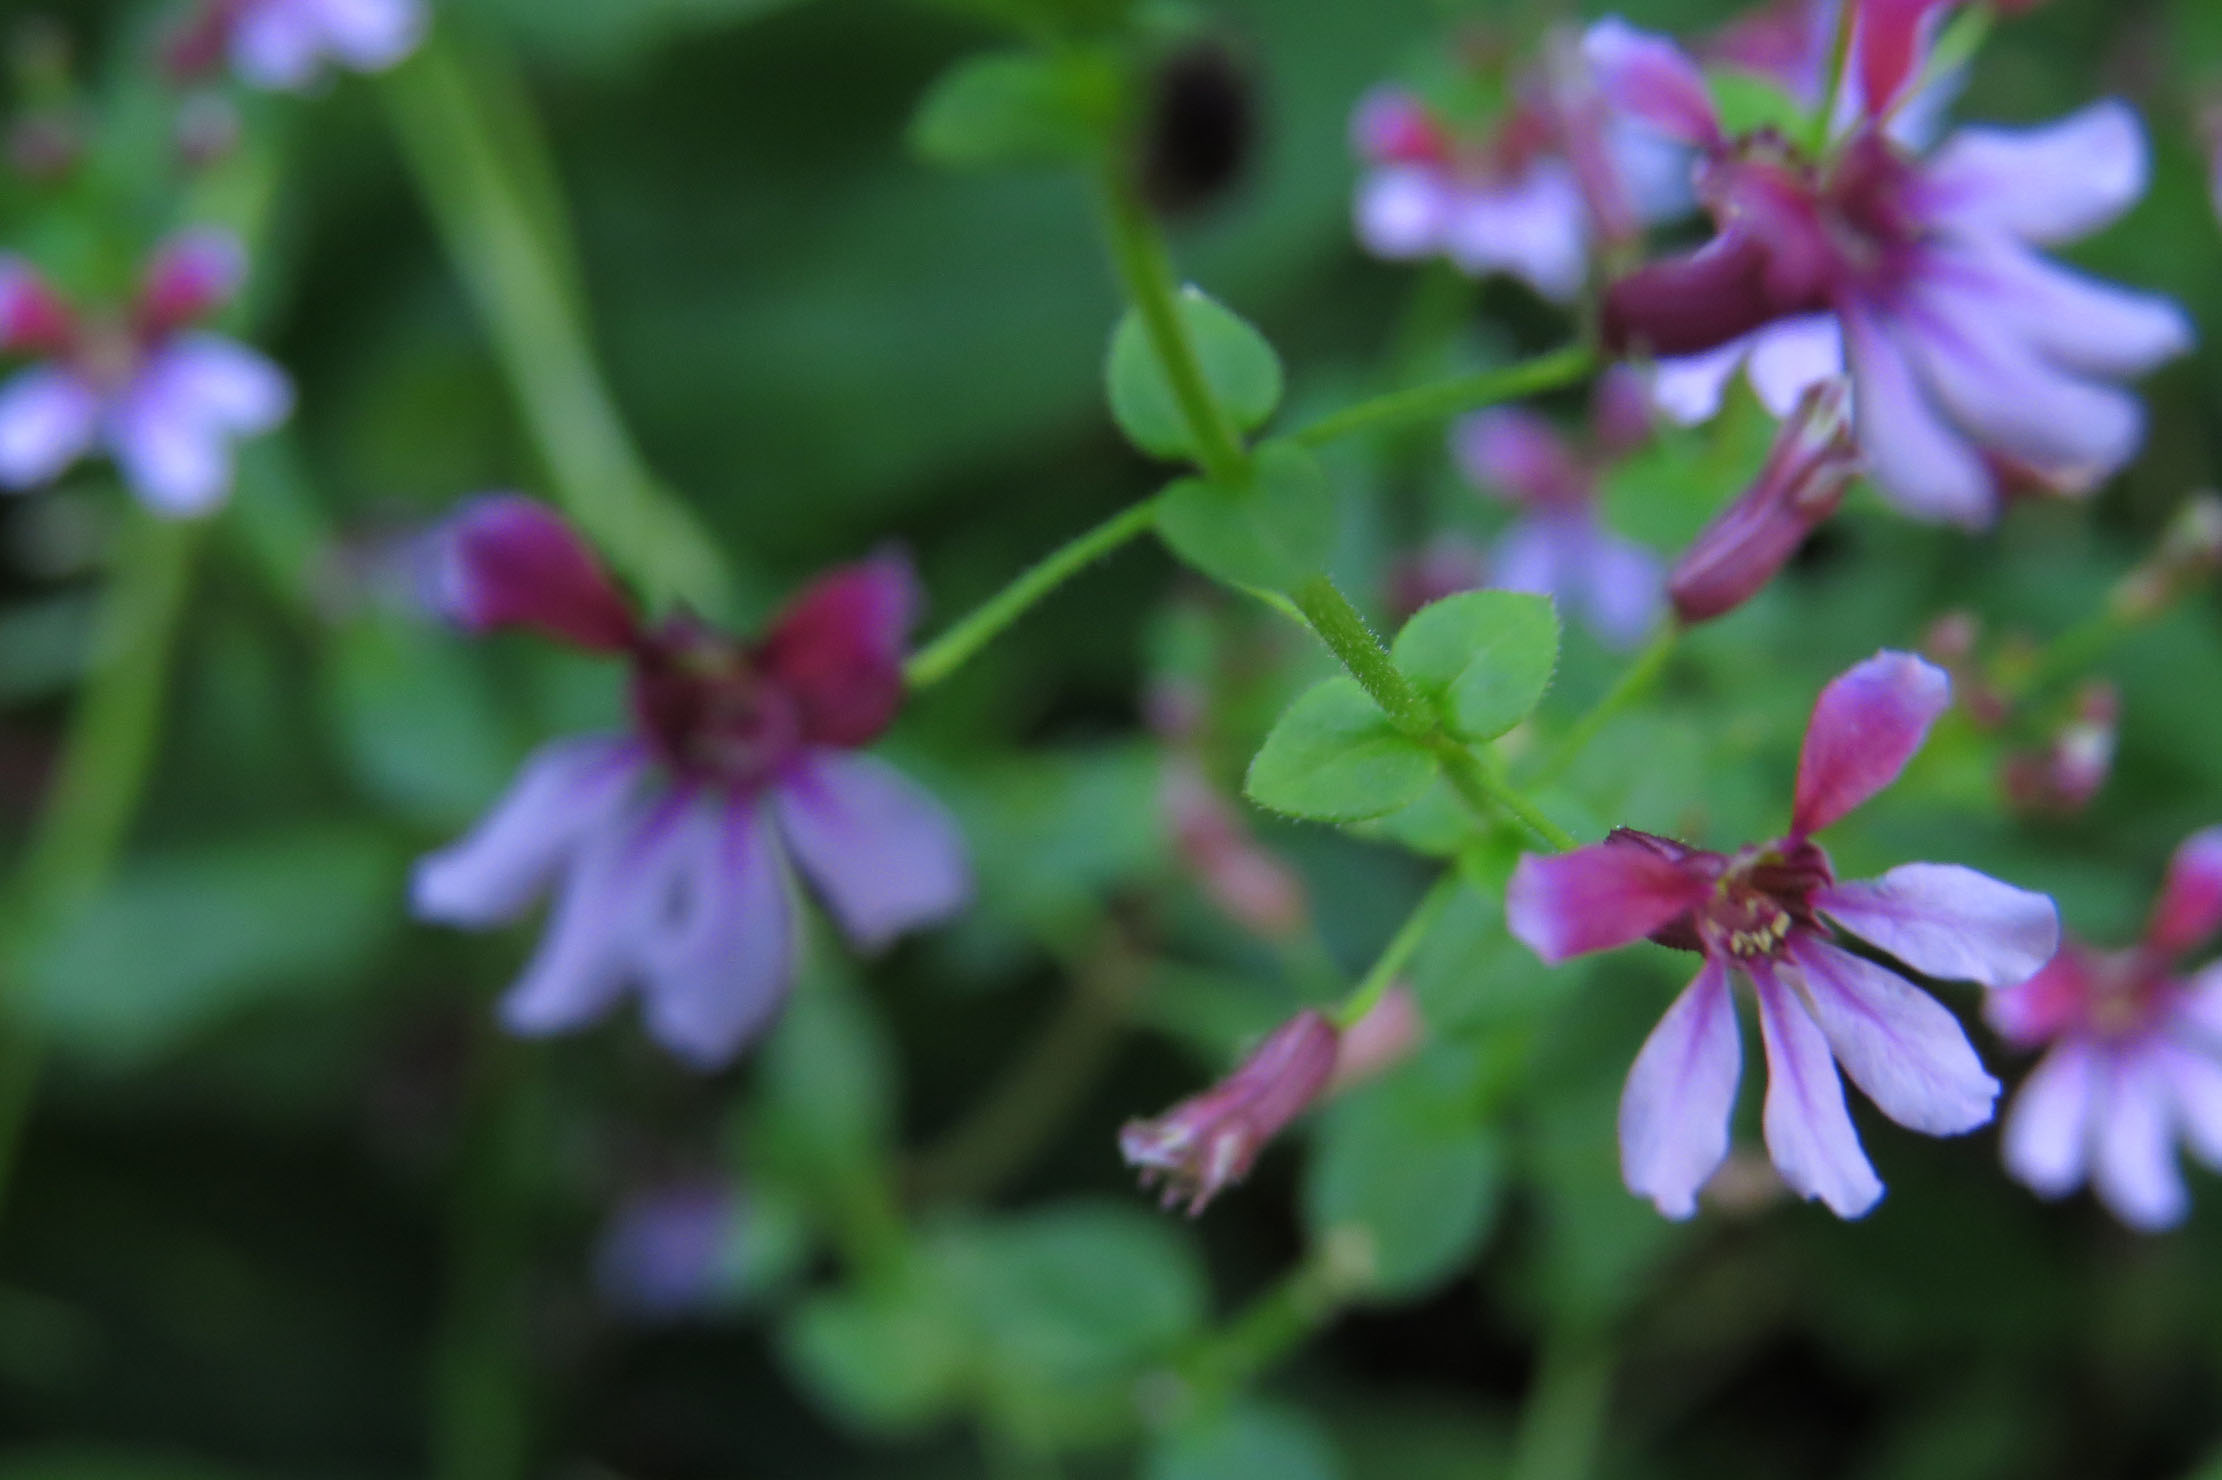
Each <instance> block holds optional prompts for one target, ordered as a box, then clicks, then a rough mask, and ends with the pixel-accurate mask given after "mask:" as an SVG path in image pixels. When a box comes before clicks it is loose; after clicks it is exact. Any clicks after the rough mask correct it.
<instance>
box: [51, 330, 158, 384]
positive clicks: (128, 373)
mask: <svg viewBox="0 0 2222 1480" xmlns="http://www.w3.org/2000/svg"><path fill="white" fill-rule="evenodd" d="M145 358H146V353H145V347H144V346H143V345H141V344H140V342H139V337H138V336H137V335H135V334H133V333H132V332H131V330H130V329H129V328H127V327H126V326H125V325H123V324H121V323H119V322H117V321H115V320H113V319H95V320H92V321H90V322H88V323H86V324H85V325H84V326H83V328H81V329H80V330H79V331H78V333H77V335H76V337H75V339H74V340H73V342H72V343H71V345H70V351H69V362H70V365H71V368H73V369H75V370H76V372H77V373H78V374H79V375H81V376H83V377H84V378H85V380H87V381H88V382H90V383H91V384H92V385H94V386H96V387H98V388H99V389H101V390H103V391H110V392H113V391H118V390H121V389H122V388H123V387H124V386H126V385H128V384H129V383H130V381H131V378H132V377H133V376H135V375H137V374H138V373H139V367H140V365H141V364H142V363H143V362H144V360H145Z"/></svg>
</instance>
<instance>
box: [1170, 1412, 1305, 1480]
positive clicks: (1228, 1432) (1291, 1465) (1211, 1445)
mask: <svg viewBox="0 0 2222 1480" xmlns="http://www.w3.org/2000/svg"><path fill="white" fill-rule="evenodd" d="M1342 1472H1343V1471H1342V1466H1341V1465H1340V1464H1338V1463H1337V1462H1336V1459H1335V1450H1334V1446H1333V1445H1332V1444H1330V1443H1329V1442H1328V1440H1327V1436H1326V1434H1325V1433H1323V1432H1322V1431H1321V1430H1320V1428H1319V1426H1318V1425H1317V1424H1315V1423H1314V1422H1313V1421H1312V1420H1311V1419H1309V1418H1307V1417H1306V1416H1305V1415H1304V1414H1302V1413H1301V1412H1298V1411H1296V1410H1294V1409H1288V1408H1282V1407H1278V1406H1272V1405H1267V1404H1263V1403H1243V1404H1241V1405H1239V1406H1237V1407H1234V1408H1229V1409H1225V1410H1222V1411H1218V1412H1213V1413H1210V1414H1207V1415H1205V1416H1203V1417H1200V1418H1198V1419H1196V1420H1193V1421H1191V1422H1189V1423H1186V1424H1183V1425H1182V1426H1180V1427H1179V1428H1177V1429H1174V1430H1173V1431H1172V1432H1171V1433H1169V1434H1166V1435H1165V1436H1164V1437H1162V1438H1160V1439H1159V1440H1158V1441H1157V1442H1156V1443H1155V1444H1153V1445H1152V1446H1151V1447H1150V1451H1149V1454H1148V1457H1147V1458H1146V1459H1144V1461H1143V1463H1142V1475H1143V1480H1337V1477H1338V1476H1340V1475H1341V1474H1342Z"/></svg>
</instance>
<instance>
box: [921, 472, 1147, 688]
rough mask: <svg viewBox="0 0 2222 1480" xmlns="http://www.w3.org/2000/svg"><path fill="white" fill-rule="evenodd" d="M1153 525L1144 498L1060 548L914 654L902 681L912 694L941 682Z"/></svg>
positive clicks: (1026, 570)
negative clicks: (1060, 589) (1044, 601)
mask: <svg viewBox="0 0 2222 1480" xmlns="http://www.w3.org/2000/svg"><path fill="white" fill-rule="evenodd" d="M1156 522H1157V500H1156V499H1155V498H1147V499H1144V500H1143V501H1142V502H1140V503H1138V504H1135V505H1133V506H1131V507H1129V508H1125V509H1122V510H1120V511H1119V512H1118V513H1116V514H1113V515H1112V516H1111V517H1110V518H1108V519H1106V520H1104V521H1103V522H1102V523H1101V524H1099V525H1097V526H1096V527H1095V528H1093V529H1091V530H1089V531H1088V532H1087V533H1085V534H1082V535H1078V536H1075V537H1074V538H1072V539H1070V540H1067V541H1066V542H1065V543H1064V544H1062V545H1059V546H1058V547H1057V548H1056V549H1055V550H1052V551H1050V553H1049V554H1048V555H1046V556H1044V557H1043V558H1042V559H1040V560H1038V561H1036V562H1035V563H1034V564H1033V565H1031V566H1029V567H1028V568H1027V569H1025V570H1024V571H1021V572H1020V573H1019V575H1018V576H1017V577H1016V578H1015V579H1014V580H1012V582H1011V583H1010V584H1009V585H1007V586H1005V587H1004V588H1003V589H1002V590H1000V591H998V592H996V593H995V594H994V595H993V596H991V597H989V598H988V599H987V600H986V601H984V602H982V603H980V605H979V606H977V607H975V608H974V609H973V610H972V612H971V614H970V615H968V616H966V617H964V618H963V619H962V620H960V621H959V622H957V623H956V625H955V626H953V627H951V628H950V629H949V630H948V631H946V632H944V633H942V634H941V636H939V637H937V638H935V639H934V640H933V641H932V642H930V643H928V644H926V646H924V647H923V648H920V649H919V650H918V651H917V653H915V654H913V655H912V657H911V660H910V662H908V663H907V664H905V665H904V667H903V678H904V681H905V682H907V683H908V684H909V685H910V687H911V688H913V689H923V688H929V687H931V686H932V685H934V684H937V683H939V682H941V681H942V680H943V679H945V678H947V677H948V676H949V675H950V674H952V673H954V672H956V670H957V669H958V668H959V667H961V666H963V664H964V663H965V662H966V661H967V660H968V659H970V658H971V657H972V655H973V654H974V653H977V652H978V651H979V650H980V649H981V648H983V647H986V646H987V645H988V643H990V642H992V641H993V640H994V639H995V638H996V637H998V636H999V635H1001V633H1002V632H1003V629H1004V628H1006V627H1008V626H1010V625H1011V624H1012V623H1013V622H1016V621H1017V620H1018V619H1019V618H1020V617H1022V616H1024V615H1026V613H1027V611H1028V610H1029V609H1031V608H1032V607H1033V606H1034V604H1035V603H1036V602H1038V601H1040V600H1041V599H1042V598H1043V597H1045V596H1048V595H1049V594H1050V593H1051V592H1052V591H1055V590H1056V589H1057V588H1058V587H1059V586H1062V585H1063V584H1064V583H1065V582H1066V581H1068V580H1070V579H1072V577H1074V576H1076V575H1078V574H1079V573H1080V572H1081V571H1082V570H1084V569H1086V568H1087V567H1088V566H1090V565H1093V564H1094V563H1095V562H1096V561H1098V560H1100V559H1102V558H1103V557H1104V556H1106V555H1108V554H1110V553H1111V552H1112V551H1113V550H1116V549H1118V548H1119V547H1120V546H1121V545H1124V544H1125V543H1126V542H1127V541H1129V540H1131V539H1134V538H1135V537H1136V536H1138V535H1140V534H1142V533H1144V532H1145V531H1147V530H1148V529H1149V528H1150V527H1151V525H1153V524H1155V523H1156Z"/></svg>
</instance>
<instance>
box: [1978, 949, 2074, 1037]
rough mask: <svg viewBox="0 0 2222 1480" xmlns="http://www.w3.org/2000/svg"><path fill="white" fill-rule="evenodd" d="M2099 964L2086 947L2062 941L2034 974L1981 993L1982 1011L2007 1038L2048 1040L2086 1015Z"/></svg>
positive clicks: (2057, 1035) (2002, 1035)
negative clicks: (2012, 983)
mask: <svg viewBox="0 0 2222 1480" xmlns="http://www.w3.org/2000/svg"><path fill="white" fill-rule="evenodd" d="M2102 969H2103V966H2102V963H2100V962H2099V961H2096V960H2094V959H2093V958H2092V955H2091V952H2090V951H2089V949H2088V948H2087V947H2085V946H2083V945H2081V944H2080V943H2078V942H2076V941H2073V940H2070V941H2066V942H2063V943H2062V945H2061V947H2060V951H2059V954H2057V955H2055V956H2054V957H2053V958H2052V959H2051V960H2050V961H2048V962H2046V963H2045V966H2044V969H2043V970H2041V971H2039V972H2038V973H2037V974H2036V975H2035V976H2033V977H2031V978H2029V980H2027V981H2025V982H2022V983H2021V984H2020V985H2018V986H2011V987H2005V988H2002V989H2000V990H1997V991H1994V992H1992V993H1991V994H1990V995H1989V996H1987V997H1985V998H1984V999H1983V1017H1984V1019H1985V1020H1986V1021H1988V1022H1989V1023H1990V1025H1991V1027H1993V1028H1994V1029H1996V1030H1997V1031H1998V1033H1999V1035H2000V1036H2001V1037H2003V1038H2005V1039H2006V1040H2007V1041H2008V1042H2009V1043H2015V1044H2019V1045H2021V1046H2022V1047H2024V1048H2029V1047H2034V1046H2035V1045H2037V1044H2041V1043H2048V1042H2050V1041H2051V1040H2052V1039H2054V1038H2057V1037H2059V1036H2060V1035H2061V1034H2062V1033H2064V1032H2066V1031H2067V1030H2068V1029H2070V1028H2071V1027H2074V1026H2075V1025H2077V1024H2079V1023H2081V1022H2082V1021H2083V1020H2084V1015H2085V1013H2086V1012H2087V1011H2088V1010H2089V1007H2090V1003H2091V998H2092V994H2093V993H2094V992H2095V991H2097V990H2098V983H2097V977H2098V973H2099V972H2100V971H2101V970H2102Z"/></svg>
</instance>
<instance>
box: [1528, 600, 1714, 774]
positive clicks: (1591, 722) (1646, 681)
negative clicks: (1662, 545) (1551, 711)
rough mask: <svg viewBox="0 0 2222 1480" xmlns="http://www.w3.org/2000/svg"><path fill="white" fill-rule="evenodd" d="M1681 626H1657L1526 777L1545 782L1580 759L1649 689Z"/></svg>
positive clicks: (1677, 641)
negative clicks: (1650, 636) (1587, 708)
mask: <svg viewBox="0 0 2222 1480" xmlns="http://www.w3.org/2000/svg"><path fill="white" fill-rule="evenodd" d="M1684 630H1685V629H1684V628H1683V626H1682V624H1681V623H1679V622H1669V623H1668V624H1667V625H1666V626H1665V627H1663V628H1661V629H1660V631H1659V635H1658V636H1656V637H1654V638H1652V639H1651V641H1650V642H1649V643H1647V644H1646V645H1645V646H1644V649H1643V651H1642V652H1640V653H1638V654H1636V656H1635V660H1634V661H1633V662H1631V663H1630V664H1629V665H1628V666H1627V667H1626V668H1624V669H1622V670H1621V674H1620V677H1619V678H1617V679H1615V680H1613V686H1612V687H1611V688H1609V689H1607V690H1606V691H1605V695H1604V697H1603V698H1601V699H1599V700H1598V701H1597V702H1596V703H1595V704H1593V705H1591V706H1590V708H1589V712H1588V713H1586V714H1584V715H1583V716H1582V717H1581V718H1580V719H1578V720H1576V721H1574V724H1573V727H1572V728H1571V729H1569V730H1568V731H1567V732H1566V738H1565V739H1563V740H1561V741H1560V742H1559V744H1558V748H1557V749H1556V750H1554V751H1552V752H1551V755H1550V758H1549V759H1547V760H1545V761H1544V762H1543V765H1542V767H1541V768H1540V769H1538V770H1537V771H1536V773H1535V774H1534V775H1533V776H1531V777H1529V778H1528V779H1529V781H1530V782H1531V783H1532V784H1534V785H1536V786H1545V785H1548V784H1549V783H1551V782H1553V781H1556V780H1557V779H1558V778H1559V777H1561V776H1563V775H1565V774H1566V770H1567V768H1568V767H1569V766H1571V765H1573V764H1574V762H1575V761H1577V760H1579V759H1581V756H1582V752H1583V751H1585V750H1587V749H1588V748H1589V744H1590V742H1591V741H1593V740H1595V739H1596V738H1597V736H1598V734H1599V733H1600V732H1602V731H1603V730H1604V728H1605V726H1606V725H1609V724H1611V723H1612V722H1613V720H1614V719H1615V718H1617V717H1618V716H1619V715H1620V714H1621V713H1622V712H1623V711H1624V710H1626V709H1627V708H1628V706H1629V705H1631V704H1633V703H1635V702H1636V701H1637V700H1638V699H1641V698H1642V697H1643V696H1644V695H1645V694H1646V693H1648V692H1650V689H1651V686H1652V685H1653V684H1654V683H1656V682H1658V679H1659V675H1660V674H1661V673H1663V672H1664V671H1665V670H1666V666H1667V663H1668V661H1669V660H1670V659H1671V658H1673V656H1674V650H1675V648H1676V646H1677V645H1679V644H1680V642H1681V640H1682V633H1683V631H1684Z"/></svg>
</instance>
